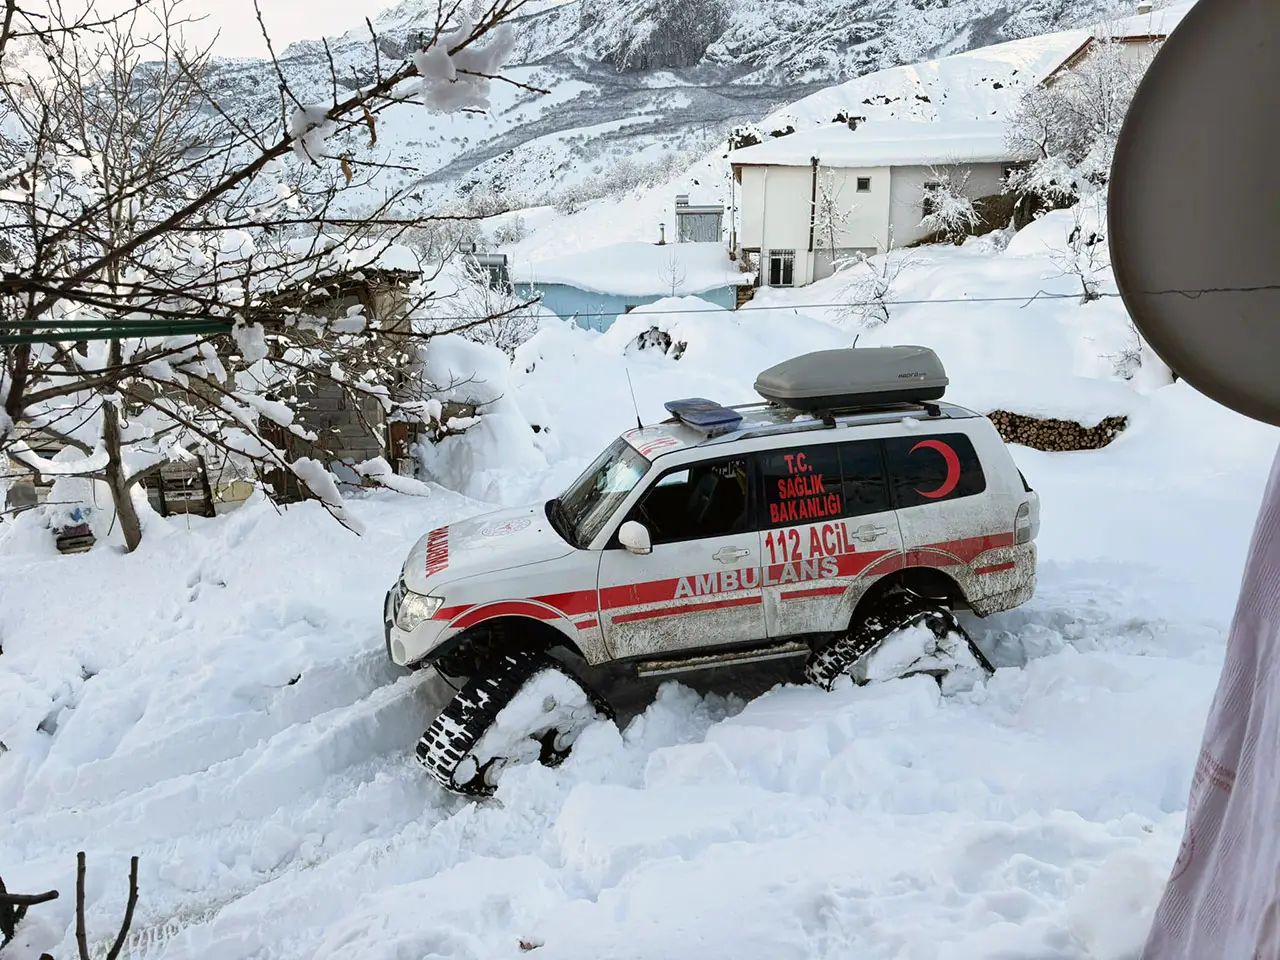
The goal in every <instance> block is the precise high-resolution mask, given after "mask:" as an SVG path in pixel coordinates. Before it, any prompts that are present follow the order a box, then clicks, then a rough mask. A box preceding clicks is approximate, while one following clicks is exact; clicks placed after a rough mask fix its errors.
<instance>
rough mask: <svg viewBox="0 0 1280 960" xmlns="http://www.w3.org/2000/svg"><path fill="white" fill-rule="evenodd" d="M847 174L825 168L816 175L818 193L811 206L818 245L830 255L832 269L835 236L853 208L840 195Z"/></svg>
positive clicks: (840, 232)
mask: <svg viewBox="0 0 1280 960" xmlns="http://www.w3.org/2000/svg"><path fill="white" fill-rule="evenodd" d="M848 179H849V178H848V177H847V176H840V177H837V176H836V172H835V171H834V170H832V169H831V168H829V167H828V168H826V169H824V170H823V171H822V174H821V176H819V177H818V195H817V198H816V199H815V200H814V208H813V229H814V233H816V234H817V237H818V245H819V246H825V247H826V249H827V250H828V251H830V255H831V263H832V267H833V269H834V266H835V262H836V250H837V249H839V247H838V246H837V242H836V241H837V238H838V237H840V236H841V234H843V233H844V229H845V227H846V226H848V223H849V221H850V220H851V219H853V213H854V209H855V205H854V204H852V203H851V204H849V205H848V206H846V205H845V204H844V203H843V202H842V200H841V195H842V194H843V193H844V188H845V186H846V184H847V182H848Z"/></svg>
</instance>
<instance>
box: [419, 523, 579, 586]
mask: <svg viewBox="0 0 1280 960" xmlns="http://www.w3.org/2000/svg"><path fill="white" fill-rule="evenodd" d="M572 552H573V547H571V546H570V545H569V544H568V543H566V542H565V541H564V539H563V538H561V536H560V535H559V534H558V533H556V532H555V530H554V529H553V528H552V526H551V523H550V521H549V520H547V513H546V510H545V509H544V506H543V504H541V503H539V504H535V505H532V506H527V507H517V508H515V509H511V510H499V511H495V512H494V513H486V514H482V515H481V516H478V517H473V518H471V519H470V520H463V521H461V522H459V523H451V524H450V525H449V526H447V527H439V528H437V529H435V530H432V531H431V532H430V533H427V534H426V535H424V536H423V537H422V538H420V539H419V540H418V542H417V543H415V544H414V545H413V549H412V550H410V551H409V558H408V559H407V560H406V561H405V565H404V582H405V586H407V587H408V588H409V589H410V590H412V591H413V592H414V593H424V594H429V593H432V591H438V590H439V589H440V588H441V587H443V586H444V585H445V584H448V583H453V582H454V581H457V580H462V579H465V578H467V577H474V576H480V575H483V574H486V573H496V572H497V571H499V570H509V569H511V568H512V567H522V566H526V565H527V564H531V563H539V562H541V561H544V560H555V559H556V558H558V557H563V556H565V555H567V554H569V553H572Z"/></svg>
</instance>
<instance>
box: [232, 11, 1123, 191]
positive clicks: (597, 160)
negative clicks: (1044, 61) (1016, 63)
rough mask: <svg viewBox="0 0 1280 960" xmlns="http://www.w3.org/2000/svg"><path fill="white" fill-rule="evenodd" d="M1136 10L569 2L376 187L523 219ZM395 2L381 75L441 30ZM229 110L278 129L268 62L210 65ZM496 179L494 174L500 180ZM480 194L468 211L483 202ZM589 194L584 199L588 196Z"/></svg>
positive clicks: (303, 61)
mask: <svg viewBox="0 0 1280 960" xmlns="http://www.w3.org/2000/svg"><path fill="white" fill-rule="evenodd" d="M1130 7H1131V3H1130V2H1129V0H1029V2H1025V3H1015V2H1012V0H771V2H769V3H765V2H764V0H571V2H556V0H545V2H541V3H534V4H530V5H528V6H526V7H525V8H524V12H522V14H521V16H519V17H518V18H517V19H516V20H515V21H513V23H514V26H515V27H516V30H517V32H518V37H519V41H518V44H517V47H516V52H515V54H514V56H513V59H512V65H511V69H510V70H509V73H510V75H511V76H512V77H513V78H514V79H517V80H520V81H521V82H524V83H529V84H531V85H533V86H537V87H539V88H542V89H544V90H548V91H549V93H547V94H534V93H529V92H526V91H523V90H517V89H515V88H513V87H506V86H501V87H500V89H499V90H498V91H497V95H496V99H495V102H494V105H493V109H492V110H491V111H490V112H489V113H488V115H486V116H477V115H475V114H460V115H455V116H448V117H435V116H428V115H425V114H424V113H422V112H421V111H417V110H414V109H413V108H412V107H408V106H406V108H405V109H403V110H400V111H393V112H392V113H391V114H389V115H388V120H387V122H386V129H385V130H384V131H383V133H384V136H383V137H382V141H381V142H382V143H383V145H384V148H385V154H384V159H386V160H387V161H388V162H390V163H393V164H397V165H399V166H401V167H404V168H407V169H405V170H404V171H402V172H401V173H398V174H394V175H391V176H390V177H389V178H388V179H387V180H386V181H385V182H382V183H380V186H395V187H401V186H412V187H414V188H415V189H414V193H415V195H416V197H417V199H418V200H419V201H420V202H422V203H423V204H424V205H430V204H435V203H438V202H440V201H441V200H455V201H456V200H460V199H461V200H465V199H467V198H468V197H469V196H471V195H473V194H475V195H481V194H484V195H493V194H497V195H498V196H499V198H500V199H501V200H502V201H503V202H506V203H508V204H509V205H515V206H532V205H536V204H539V203H543V202H550V201H553V200H556V199H557V198H561V197H563V195H564V192H565V190H566V189H567V188H570V187H573V186H574V185H576V184H579V183H580V182H581V181H582V180H584V179H587V180H589V179H591V178H596V179H599V180H604V179H608V178H610V177H611V176H615V171H614V168H615V167H617V166H618V165H619V163H622V164H623V165H624V167H626V170H625V172H624V173H623V174H621V175H622V176H623V177H624V178H625V177H631V178H633V179H635V178H638V179H639V180H641V181H644V180H646V179H647V180H648V181H650V182H661V181H662V180H663V179H667V178H669V174H670V173H671V172H672V171H674V170H676V169H679V168H680V167H682V166H688V165H689V164H691V163H692V162H694V161H695V160H696V159H697V158H698V157H699V156H701V155H702V154H704V153H705V152H706V151H707V150H708V149H711V148H713V147H714V146H716V145H718V144H720V143H723V142H724V138H725V136H726V135H727V133H728V131H729V130H730V129H731V128H732V127H733V126H734V125H737V124H741V123H744V122H751V121H754V120H757V119H759V118H760V117H762V116H764V115H766V114H769V113H771V112H773V111H775V110H777V109H778V108H780V107H781V106H783V105H785V104H787V103H789V102H792V101H795V100H796V99H798V98H800V97H802V96H804V95H805V94H809V93H816V92H818V91H820V90H822V89H824V88H826V87H827V86H829V85H831V84H833V83H837V82H841V81H846V80H849V79H851V78H854V77H857V76H861V75H864V74H868V73H870V72H874V71H877V70H882V69H885V68H890V67H895V66H898V65H900V64H910V63H915V62H919V61H924V60H928V59H930V58H931V57H940V56H947V55H949V54H954V53H958V52H961V51H964V50H969V49H973V48H976V47H980V46H982V45H984V44H989V43H993V42H997V41H1001V40H1008V39H1014V38H1019V37H1025V36H1029V35H1033V34H1038V33H1043V32H1046V31H1050V30H1057V29H1063V28H1066V27H1073V26H1077V25H1080V24H1087V23H1090V22H1094V21H1096V20H1097V19H1098V18H1100V17H1103V16H1107V15H1110V14H1113V13H1116V12H1119V11H1123V12H1128V11H1129V9H1130ZM434 17H435V6H434V4H430V3H428V2H427V0H405V2H402V3H401V4H399V5H398V6H395V7H393V8H391V9H389V10H387V11H385V12H383V13H382V14H381V15H379V16H378V17H377V18H376V19H375V20H374V21H373V26H374V31H375V33H376V35H377V37H378V48H379V53H380V54H381V56H382V57H383V58H384V62H385V61H388V60H394V59H398V58H400V57H402V56H403V55H404V54H405V52H406V51H407V50H409V49H411V48H412V46H413V44H414V43H415V40H416V37H417V34H418V31H419V30H421V28H422V26H423V25H424V24H427V23H431V22H433V21H434ZM328 49H329V50H330V51H332V53H333V56H334V59H335V61H336V66H337V71H336V75H337V79H338V83H339V84H340V85H341V84H349V85H354V84H356V83H358V82H361V81H364V80H367V79H368V78H369V77H370V76H371V75H372V71H373V69H374V65H373V52H372V49H371V45H370V36H369V32H368V30H367V29H359V30H352V31H351V32H349V33H347V34H345V35H343V36H341V37H337V38H330V39H329V41H328ZM282 66H283V69H284V71H285V74H286V75H287V76H288V78H289V80H290V83H291V85H292V87H293V90H294V92H295V93H296V94H297V95H298V96H299V97H300V98H303V99H309V100H312V101H314V102H322V101H325V100H327V99H328V98H329V97H330V96H331V89H332V82H333V74H332V73H331V70H330V65H329V62H328V55H327V53H326V50H325V45H324V43H323V42H322V41H320V40H314V41H305V42H300V43H295V44H293V45H291V46H289V47H288V48H286V49H285V50H284V51H283V53H282ZM213 87H214V89H215V90H216V91H217V92H218V94H219V99H220V100H221V102H222V103H223V104H224V105H229V106H232V107H233V108H234V109H238V110H240V111H244V112H248V113H251V114H255V115H257V116H271V115H274V114H276V113H278V111H279V92H278V89H277V83H276V78H275V76H274V73H273V71H272V70H271V68H270V66H269V65H268V64H267V63H265V62H263V61H256V60H234V61H223V62H221V63H219V64H218V65H217V68H216V70H215V75H214V77H213ZM495 167H500V169H498V170H495V169H494V168H495ZM477 191H478V193H477ZM588 192H589V191H588Z"/></svg>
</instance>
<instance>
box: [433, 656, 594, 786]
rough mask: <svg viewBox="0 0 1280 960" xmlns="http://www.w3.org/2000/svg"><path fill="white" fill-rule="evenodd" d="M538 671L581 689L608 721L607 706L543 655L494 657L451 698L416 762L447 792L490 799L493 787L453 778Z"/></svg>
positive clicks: (478, 780)
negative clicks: (554, 673)
mask: <svg viewBox="0 0 1280 960" xmlns="http://www.w3.org/2000/svg"><path fill="white" fill-rule="evenodd" d="M543 670H557V671H559V672H560V673H562V674H564V675H565V676H566V677H568V678H569V679H571V680H572V681H573V682H574V683H576V684H577V685H578V686H579V687H581V688H582V690H583V692H584V693H586V695H587V698H588V699H589V700H590V701H591V703H592V705H593V706H594V707H595V710H596V712H597V713H598V714H599V715H600V716H602V717H608V718H610V719H612V718H613V709H612V708H611V707H610V706H609V704H608V703H607V702H606V701H605V700H604V699H603V698H601V697H600V696H599V695H598V694H597V693H596V692H595V691H594V690H592V689H591V688H590V687H588V686H587V685H586V684H585V683H583V682H582V681H581V680H579V679H578V678H577V677H576V676H574V675H573V673H571V672H570V671H569V670H566V669H565V667H564V666H563V665H562V664H560V662H559V661H557V660H555V659H554V658H552V657H549V656H547V655H546V654H544V653H536V652H533V651H528V650H513V651H511V652H509V653H504V654H502V655H501V656H498V657H496V658H495V659H494V660H493V662H492V663H490V664H489V665H488V666H487V667H486V670H485V672H484V673H483V674H478V675H477V676H475V677H473V678H472V679H471V680H470V681H468V682H467V684H466V685H465V686H464V687H463V688H462V689H461V690H459V691H458V692H457V693H456V694H454V697H453V699H452V700H450V701H449V702H448V703H447V704H446V705H445V708H444V709H443V710H442V711H440V715H439V716H438V717H436V719H435V720H434V721H433V722H432V724H431V726H429V727H427V730H426V732H425V733H424V734H423V735H422V738H421V739H420V740H419V741H418V748H417V754H418V761H419V762H420V763H421V764H422V765H423V766H424V767H426V768H427V770H428V771H429V772H430V773H431V775H432V776H433V777H435V779H436V780H437V781H438V782H439V783H440V785H441V786H442V787H444V788H445V789H446V790H451V791H453V792H454V793H462V794H466V795H468V796H473V797H487V796H489V795H490V794H492V793H493V787H491V786H489V785H488V784H487V783H485V782H484V777H483V776H480V775H477V776H476V777H475V778H474V779H472V780H471V781H470V782H469V783H462V784H460V783H458V782H457V781H455V780H454V777H453V775H454V772H455V771H456V770H457V769H458V765H459V764H460V763H461V762H462V760H463V758H464V757H466V756H467V755H468V754H470V752H471V750H472V749H473V748H474V747H475V745H476V743H478V742H479V740H480V738H481V737H483V736H484V734H485V731H486V730H488V729H489V726H490V724H492V723H493V721H494V720H495V719H497V716H498V714H499V713H501V712H502V708H503V707H505V706H506V705H507V704H508V703H510V702H511V700H512V698H513V697H514V696H515V695H516V694H517V693H519V692H520V688H521V687H523V686H524V685H525V684H526V683H527V682H528V681H529V680H531V679H532V678H533V677H534V676H535V675H536V674H538V673H540V672H541V671H543ZM561 759H563V758H561Z"/></svg>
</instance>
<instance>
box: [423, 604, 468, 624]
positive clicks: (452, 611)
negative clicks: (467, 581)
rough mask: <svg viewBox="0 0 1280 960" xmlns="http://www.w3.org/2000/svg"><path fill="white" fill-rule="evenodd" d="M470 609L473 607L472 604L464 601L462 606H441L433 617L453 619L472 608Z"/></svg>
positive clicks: (433, 618) (434, 618)
mask: <svg viewBox="0 0 1280 960" xmlns="http://www.w3.org/2000/svg"><path fill="white" fill-rule="evenodd" d="M470 609H471V604H467V603H464V604H462V605H461V606H457V607H441V608H440V609H439V610H437V611H436V613H435V616H433V617H432V618H431V619H432V620H446V621H448V620H452V619H453V618H454V617H456V616H457V615H458V614H460V613H465V612H466V611H467V610H470Z"/></svg>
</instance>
